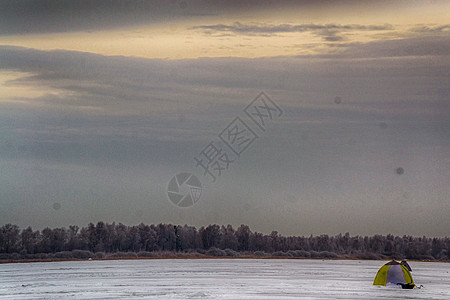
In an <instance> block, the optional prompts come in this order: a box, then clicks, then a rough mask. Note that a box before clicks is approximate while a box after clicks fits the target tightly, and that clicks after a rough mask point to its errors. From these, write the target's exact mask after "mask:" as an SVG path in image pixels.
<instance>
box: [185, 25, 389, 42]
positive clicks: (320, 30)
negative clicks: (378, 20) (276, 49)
mask: <svg viewBox="0 0 450 300" xmlns="http://www.w3.org/2000/svg"><path fill="white" fill-rule="evenodd" d="M191 29H193V30H201V31H203V32H204V33H205V34H212V35H213V34H218V33H224V32H225V33H227V32H228V33H236V34H242V35H258V36H271V35H276V34H279V33H294V32H311V33H313V34H315V35H317V36H320V37H323V39H324V40H325V41H341V40H343V39H344V38H343V37H342V36H340V33H343V32H349V31H386V30H393V29H394V27H393V26H392V25H390V24H385V25H357V24H349V25H341V24H299V25H291V24H279V25H270V24H243V23H240V22H235V23H233V24H232V25H224V24H216V25H201V26H193V27H192V28H191Z"/></svg>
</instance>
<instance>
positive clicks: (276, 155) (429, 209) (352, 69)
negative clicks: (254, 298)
mask: <svg viewBox="0 0 450 300" xmlns="http://www.w3.org/2000/svg"><path fill="white" fill-rule="evenodd" d="M449 12H450V2H448V1H395V2H394V1H295V2H294V1H270V0H269V1H256V0H254V1H245V2H244V1H208V0H202V1H200V0H198V1H179V0H172V1H151V2H150V1H148V2H145V1H133V0H132V1H119V0H110V1H106V0H97V1H69V0H64V1H50V0H45V1H44V0H39V1H29V0H24V1H21V2H20V3H19V4H18V3H17V2H16V1H10V0H6V1H2V2H0V207H1V209H0V224H6V223H13V224H17V225H19V226H21V227H22V228H23V227H26V226H32V227H33V228H35V229H42V228H44V227H47V226H49V227H60V226H64V227H68V226H69V225H72V224H76V225H79V226H85V225H86V224H88V223H89V222H93V223H96V222H98V221H104V222H113V221H115V222H122V223H124V224H128V225H133V224H139V223H141V222H143V223H147V224H158V223H173V224H181V225H183V224H189V225H194V226H204V225H208V224H223V225H226V224H232V225H233V226H236V227H237V226H239V225H240V224H247V225H249V226H250V228H251V229H252V230H253V231H258V232H263V233H270V232H271V231H273V230H276V231H278V232H279V233H281V234H284V235H310V234H337V233H345V232H350V233H351V234H359V235H372V234H388V233H392V234H396V235H404V234H406V235H416V236H421V235H427V236H448V235H449V231H448V228H449V225H450V223H449V221H448V215H450V199H449V197H450V196H449V195H450V190H449V186H450V143H449V141H450V118H449V116H450V97H449V95H450V90H449V79H450V78H449V77H450V76H449V75H450V73H449V71H448V70H449V69H450V68H449V67H450V50H449V49H450V22H449V20H450V18H449ZM262 122H263V123H262ZM233 130H235V131H233ZM233 132H234V133H235V135H234V136H233ZM238 132H240V135H238ZM214 151H215V152H214ZM213 154H214V159H213V157H212V155H213ZM207 155H209V156H207ZM208 159H212V160H211V161H209V160H208ZM199 161H200V162H201V163H199ZM208 161H209V162H210V164H209V165H208V163H207V162H208ZM205 164H206V165H207V167H206V168H205V167H202V166H205ZM218 166H219V167H218ZM220 166H221V168H222V169H220ZM207 171H208V172H207ZM186 173H187V174H189V175H188V176H193V177H192V178H194V177H196V178H197V179H198V180H199V182H200V185H201V188H200V189H199V190H200V191H201V194H198V191H199V190H198V189H197V190H196V191H197V194H196V195H199V198H198V199H195V200H198V201H196V203H195V204H194V205H189V206H188V207H180V206H179V205H175V204H174V203H172V202H171V199H172V198H171V196H173V194H170V193H168V189H173V188H174V187H173V185H171V184H170V182H171V180H172V178H173V177H174V176H175V175H177V174H186ZM176 178H177V179H178V182H177V183H178V185H179V190H178V194H179V195H181V196H185V195H192V196H193V197H194V194H192V193H193V192H194V190H191V189H190V187H192V185H191V186H189V185H187V183H183V180H182V179H183V178H187V177H186V176H184V175H181V176H179V177H176ZM180 180H181V181H180ZM190 182H191V183H192V181H190Z"/></svg>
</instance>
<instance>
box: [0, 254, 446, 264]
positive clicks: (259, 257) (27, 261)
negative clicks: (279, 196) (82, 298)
mask: <svg viewBox="0 0 450 300" xmlns="http://www.w3.org/2000/svg"><path fill="white" fill-rule="evenodd" d="M165 259H179V260H183V259H185V260H190V259H277V260H278V259H293V260H306V259H309V260H361V261H388V260H390V259H388V258H387V259H361V258H319V257H315V258H312V257H282V256H239V257H233V256H199V255H191V256H189V255H186V256H155V257H109V258H88V259H86V258H49V259H5V260H0V264H13V263H42V262H63V261H107V260H165ZM407 261H414V262H431V263H450V261H439V260H417V259H408V260H407Z"/></svg>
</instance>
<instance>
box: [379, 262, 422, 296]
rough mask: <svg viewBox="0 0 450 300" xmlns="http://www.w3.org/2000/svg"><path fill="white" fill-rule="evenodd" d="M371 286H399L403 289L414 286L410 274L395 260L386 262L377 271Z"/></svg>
mask: <svg viewBox="0 0 450 300" xmlns="http://www.w3.org/2000/svg"><path fill="white" fill-rule="evenodd" d="M373 285H383V286H387V285H401V286H402V288H404V289H412V288H413V287H414V286H415V285H414V281H413V278H412V276H411V273H410V272H409V270H408V268H407V267H406V266H405V264H401V263H399V262H396V261H395V260H392V261H390V262H388V263H387V264H385V265H383V266H382V267H381V268H380V269H379V270H378V273H377V276H375V279H374V281H373Z"/></svg>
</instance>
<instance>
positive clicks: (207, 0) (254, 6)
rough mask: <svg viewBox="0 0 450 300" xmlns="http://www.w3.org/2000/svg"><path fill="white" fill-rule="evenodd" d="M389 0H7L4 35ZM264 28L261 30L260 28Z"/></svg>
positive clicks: (0, 21) (1, 4) (0, 9)
mask: <svg viewBox="0 0 450 300" xmlns="http://www.w3.org/2000/svg"><path fill="white" fill-rule="evenodd" d="M386 2H387V1H376V3H374V1H356V0H349V1H340V2H339V3H338V4H337V3H336V1H313V0H302V1H289V0H282V1H275V0H266V1H259V0H251V1H227V0H220V1H213V0H171V1H165V0H156V1H142V0H95V1H77V0H21V1H17V0H3V1H0V35H12V34H33V33H54V32H72V31H83V30H84V31H90V30H105V29H113V28H121V27H127V26H134V25H141V24H152V23H158V22H171V21H174V20H177V19H183V18H195V17H199V16H217V15H227V14H233V13H236V12H238V13H242V12H249V13H257V11H258V10H267V9H280V8H285V7H288V8H290V9H292V8H295V7H299V8H302V9H310V8H326V7H328V8H333V7H335V6H336V5H340V6H345V5H352V6H354V7H361V8H362V9H374V7H382V6H383V3H386ZM259 34H260V33H259Z"/></svg>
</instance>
